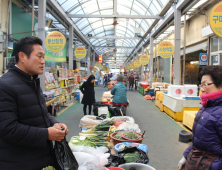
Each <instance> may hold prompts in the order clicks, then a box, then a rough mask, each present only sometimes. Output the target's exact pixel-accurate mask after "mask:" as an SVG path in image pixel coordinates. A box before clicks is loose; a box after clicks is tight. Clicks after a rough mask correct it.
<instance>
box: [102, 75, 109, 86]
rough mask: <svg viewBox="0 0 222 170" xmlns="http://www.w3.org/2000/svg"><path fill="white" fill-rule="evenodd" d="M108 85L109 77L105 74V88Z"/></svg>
mask: <svg viewBox="0 0 222 170" xmlns="http://www.w3.org/2000/svg"><path fill="white" fill-rule="evenodd" d="M107 83H108V76H107V75H106V74H105V76H104V77H103V87H106V86H107Z"/></svg>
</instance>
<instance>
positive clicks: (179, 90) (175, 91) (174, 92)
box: [168, 85, 185, 97]
mask: <svg viewBox="0 0 222 170" xmlns="http://www.w3.org/2000/svg"><path fill="white" fill-rule="evenodd" d="M184 91H185V90H184V86H180V85H169V86H168V95H169V96H172V97H181V96H182V95H184Z"/></svg>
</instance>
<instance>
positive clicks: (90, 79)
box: [87, 75, 96, 84]
mask: <svg viewBox="0 0 222 170" xmlns="http://www.w3.org/2000/svg"><path fill="white" fill-rule="evenodd" d="M93 79H96V78H95V76H94V75H91V76H89V77H88V79H87V83H89V84H90V83H91V81H92V80H93ZM92 84H93V83H92Z"/></svg>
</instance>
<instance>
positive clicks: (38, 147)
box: [0, 36, 68, 170]
mask: <svg viewBox="0 0 222 170" xmlns="http://www.w3.org/2000/svg"><path fill="white" fill-rule="evenodd" d="M13 56H15V60H16V64H12V65H11V66H10V68H9V71H8V72H7V73H6V74H4V75H3V76H2V77H1V78H0V169H1V170H14V169H16V170H40V169H43V168H45V167H47V166H49V165H50V166H54V160H53V143H52V141H61V140H62V139H64V136H65V134H67V133H68V129H67V127H66V125H64V124H59V123H58V121H57V120H56V119H55V118H54V117H52V116H51V115H50V114H49V113H48V110H47V106H46V103H45V99H44V96H43V93H42V89H41V88H40V80H39V78H38V74H43V70H44V64H45V59H44V56H45V51H44V50H43V48H42V40H41V39H39V38H37V37H34V36H29V37H24V38H22V39H20V40H19V41H18V42H17V44H16V46H15V49H14V52H13ZM62 127H63V128H65V130H64V131H62V130H61V128H62Z"/></svg>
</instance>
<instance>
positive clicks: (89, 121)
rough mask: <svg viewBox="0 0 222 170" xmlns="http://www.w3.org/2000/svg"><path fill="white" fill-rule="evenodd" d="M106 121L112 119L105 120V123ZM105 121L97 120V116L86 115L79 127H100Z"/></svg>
mask: <svg viewBox="0 0 222 170" xmlns="http://www.w3.org/2000/svg"><path fill="white" fill-rule="evenodd" d="M105 120H110V119H109V118H107V119H104V120H103V121H105ZM103 121H102V120H96V116H91V115H86V116H84V117H83V118H82V119H81V120H80V123H79V127H80V128H82V127H84V126H86V125H98V124H100V123H101V122H103Z"/></svg>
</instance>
